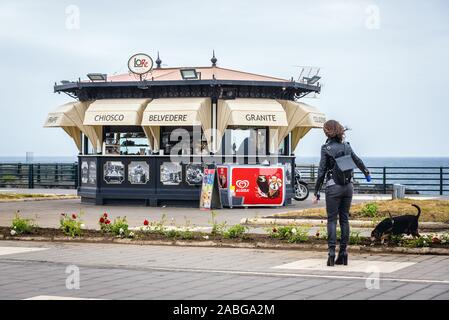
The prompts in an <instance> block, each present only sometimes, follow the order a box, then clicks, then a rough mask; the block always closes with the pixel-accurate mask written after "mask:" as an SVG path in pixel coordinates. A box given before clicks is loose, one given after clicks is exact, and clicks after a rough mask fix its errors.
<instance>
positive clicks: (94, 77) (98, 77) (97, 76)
mask: <svg viewBox="0 0 449 320" xmlns="http://www.w3.org/2000/svg"><path fill="white" fill-rule="evenodd" d="M87 77H88V78H89V80H90V81H92V82H94V81H106V79H107V78H108V75H107V74H104V73H88V74H87Z"/></svg>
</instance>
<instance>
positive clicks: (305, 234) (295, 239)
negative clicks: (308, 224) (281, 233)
mask: <svg viewBox="0 0 449 320" xmlns="http://www.w3.org/2000/svg"><path fill="white" fill-rule="evenodd" d="M295 230H296V231H295ZM309 230H310V229H309V228H304V227H302V228H294V229H292V234H291V235H290V237H289V238H288V240H287V241H288V242H290V243H299V242H307V241H308V240H309Z"/></svg>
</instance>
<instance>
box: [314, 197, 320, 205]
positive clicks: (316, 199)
mask: <svg viewBox="0 0 449 320" xmlns="http://www.w3.org/2000/svg"><path fill="white" fill-rule="evenodd" d="M318 201H320V196H319V195H315V196H314V197H313V201H312V203H313V204H318Z"/></svg>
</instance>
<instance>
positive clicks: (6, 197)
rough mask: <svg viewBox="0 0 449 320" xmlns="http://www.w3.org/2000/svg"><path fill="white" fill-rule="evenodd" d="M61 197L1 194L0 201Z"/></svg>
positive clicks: (37, 194) (34, 194) (55, 196)
mask: <svg viewBox="0 0 449 320" xmlns="http://www.w3.org/2000/svg"><path fill="white" fill-rule="evenodd" d="M60 197H61V195H55V194H39V193H9V192H7V193H0V200H18V199H33V198H50V199H51V198H60Z"/></svg>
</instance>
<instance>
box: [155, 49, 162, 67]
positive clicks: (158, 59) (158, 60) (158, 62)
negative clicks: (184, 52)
mask: <svg viewBox="0 0 449 320" xmlns="http://www.w3.org/2000/svg"><path fill="white" fill-rule="evenodd" d="M161 65H162V60H161V58H159V51H158V52H157V59H156V68H158V69H159V68H160V67H161Z"/></svg>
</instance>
